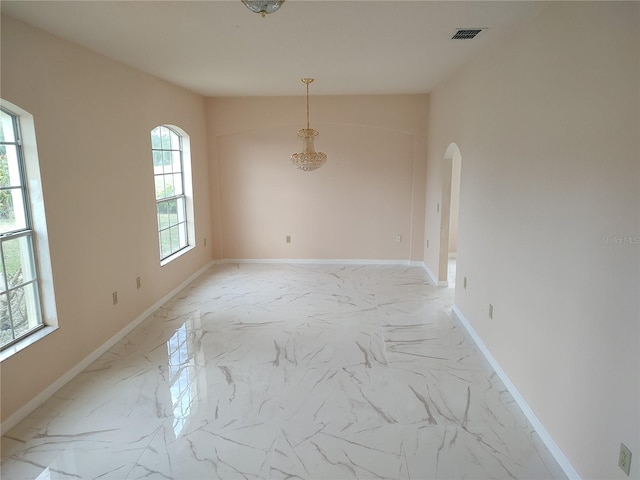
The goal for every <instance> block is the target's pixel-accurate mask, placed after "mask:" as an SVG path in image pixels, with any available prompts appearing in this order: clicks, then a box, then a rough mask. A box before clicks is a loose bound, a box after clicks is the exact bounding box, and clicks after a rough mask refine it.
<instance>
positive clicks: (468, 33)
mask: <svg viewBox="0 0 640 480" xmlns="http://www.w3.org/2000/svg"><path fill="white" fill-rule="evenodd" d="M482 30H484V29H483V28H466V29H459V30H458V31H457V32H456V33H455V35H454V36H453V37H451V38H452V39H453V40H467V39H470V38H475V36H476V35H478V34H479V33H480V32H481V31H482Z"/></svg>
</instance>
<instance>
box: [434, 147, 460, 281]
mask: <svg viewBox="0 0 640 480" xmlns="http://www.w3.org/2000/svg"><path fill="white" fill-rule="evenodd" d="M442 168H443V169H442V198H441V202H440V257H439V265H438V284H439V285H441V286H448V287H455V284H456V262H457V253H458V214H459V208H460V178H461V175H462V154H461V153H460V148H458V145H456V144H455V143H452V144H450V145H449V146H448V147H447V150H446V152H445V154H444V159H443V164H442Z"/></svg>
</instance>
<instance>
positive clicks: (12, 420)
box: [0, 261, 216, 435]
mask: <svg viewBox="0 0 640 480" xmlns="http://www.w3.org/2000/svg"><path fill="white" fill-rule="evenodd" d="M214 263H216V262H215V261H212V262H209V263H207V264H206V265H205V266H204V267H202V268H201V269H199V270H198V271H196V272H195V273H193V274H192V275H190V276H189V277H188V278H187V279H186V280H185V281H184V282H182V283H181V284H180V285H178V286H177V287H176V288H174V289H173V290H171V291H170V292H169V293H167V294H166V295H165V296H163V297H162V298H161V299H160V300H158V301H157V302H155V303H154V304H153V305H151V306H150V307H149V308H147V309H146V310H145V311H144V312H142V313H141V314H140V315H138V316H137V317H136V318H135V320H133V321H132V322H131V323H129V324H128V325H127V326H126V327H124V328H123V329H122V330H120V331H119V332H118V333H116V334H115V335H114V336H113V337H111V338H110V339H109V340H107V341H106V342H105V343H103V344H102V345H101V346H100V347H99V348H98V349H97V350H94V351H93V352H91V353H90V354H89V355H87V356H86V357H85V358H83V359H82V360H81V361H80V362H79V363H78V364H77V365H76V366H74V367H73V368H72V369H70V370H68V371H67V372H66V373H65V374H64V375H62V376H61V377H60V378H58V379H57V380H56V381H55V382H53V383H52V384H51V385H49V386H48V387H47V388H45V389H44V390H43V391H42V392H40V393H39V394H38V395H36V396H35V397H34V398H32V399H31V400H30V401H29V402H27V403H26V404H25V405H23V406H22V407H21V408H19V409H18V410H17V411H16V412H14V413H13V414H12V415H10V416H9V417H8V418H7V419H6V420H5V421H4V422H2V424H0V434H1V435H4V434H5V433H7V432H8V431H9V430H11V429H12V428H13V427H15V426H16V425H17V424H18V423H20V422H21V421H22V420H24V419H25V418H26V417H27V416H28V415H29V414H30V413H32V412H33V411H34V410H35V409H36V408H38V407H39V406H40V405H42V404H43V403H44V402H45V401H47V400H48V399H49V398H50V397H51V396H52V395H53V394H55V393H56V392H57V391H58V390H60V389H61V388H62V387H64V386H65V385H66V384H67V383H69V382H70V381H71V380H73V378H74V377H75V376H76V375H78V374H79V373H80V372H82V371H83V370H84V369H85V368H87V367H88V366H89V365H91V364H92V363H93V362H95V361H96V360H97V359H98V358H99V357H100V356H101V355H103V354H104V353H106V351H107V350H109V349H110V348H111V347H113V346H114V345H115V344H116V343H117V342H119V341H120V340H122V338H124V336H125V335H127V334H128V333H129V332H131V331H132V330H133V329H134V328H136V327H137V326H138V325H140V324H141V323H142V322H143V321H144V320H146V319H147V318H148V317H149V315H151V314H152V313H153V312H155V311H156V310H157V309H158V308H160V307H161V306H162V305H164V304H165V303H166V302H167V301H168V300H169V299H171V298H172V297H173V296H175V295H176V294H177V293H178V292H180V290H182V289H183V288H185V287H186V286H187V285H189V284H190V283H191V282H193V281H194V280H195V279H196V278H198V277H199V276H200V275H202V274H203V273H204V272H205V271H206V270H208V269H209V268H210V267H211V265H213V264H214Z"/></svg>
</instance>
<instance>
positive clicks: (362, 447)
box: [1, 264, 566, 480]
mask: <svg viewBox="0 0 640 480" xmlns="http://www.w3.org/2000/svg"><path fill="white" fill-rule="evenodd" d="M452 300H453V289H450V288H434V287H431V286H429V284H428V283H427V277H426V275H425V272H424V270H423V269H421V268H417V267H403V266H329V265H259V264H241V265H218V266H214V267H212V268H211V269H210V270H208V271H207V272H206V273H205V274H204V275H202V276H201V277H200V278H199V279H197V280H196V281H195V282H193V283H192V284H191V285H190V286H189V287H187V288H186V289H185V290H183V291H182V292H181V293H180V294H178V295H177V296H176V297H175V298H173V299H172V300H170V301H169V302H167V303H166V304H165V305H164V306H163V307H162V308H160V309H159V310H158V311H157V312H155V313H154V314H153V315H152V316H150V317H149V318H148V319H147V320H146V321H145V322H144V323H142V324H141V325H140V326H139V327H138V328H136V329H135V330H134V331H132V332H131V333H130V334H129V335H128V336H127V337H126V338H124V339H123V340H122V341H120V342H119V343H118V344H117V345H115V346H114V347H113V348H111V349H110V350H109V351H108V352H107V353H106V354H105V355H103V356H102V357H100V358H99V359H98V360H97V361H96V362H95V363H94V364H92V365H91V366H90V367H89V368H88V369H86V370H85V371H84V372H82V373H81V374H80V375H78V376H77V377H76V378H75V379H74V380H73V381H71V382H70V383H68V384H67V385H66V386H65V387H63V388H62V389H61V390H60V391H58V392H57V393H56V394H55V395H54V396H53V397H52V398H51V399H50V400H48V401H47V402H46V403H45V404H43V405H42V406H41V407H40V408H38V409H37V410H36V411H35V412H34V413H33V414H32V415H30V416H29V417H28V418H27V419H25V420H24V421H23V422H21V423H20V424H19V425H17V426H16V427H15V428H14V429H12V430H11V431H10V432H8V434H7V435H6V436H5V437H3V438H2V467H1V468H2V470H1V477H2V479H3V480H17V479H21V480H22V479H30V480H32V479H38V480H45V479H47V480H49V479H101V480H102V479H176V480H178V479H184V480H191V479H214V478H223V479H226V478H237V479H352V478H358V479H364V478H376V479H461V478H477V479H487V478H501V479H502V478H503V479H519V478H529V479H552V478H566V477H565V476H564V475H563V473H562V471H561V470H560V468H559V467H558V465H557V464H556V462H555V460H554V459H553V458H552V456H551V455H550V454H549V452H548V450H547V449H546V448H545V447H544V445H543V444H542V442H541V441H540V439H539V437H538V435H537V434H536V432H535V431H534V430H533V428H532V427H531V426H530V425H529V423H528V422H527V419H526V418H525V416H524V415H523V414H522V412H521V411H520V410H519V408H518V406H517V405H516V404H515V403H514V401H513V399H512V397H511V395H510V394H509V393H508V392H507V391H506V389H505V387H504V385H503V384H502V382H501V381H500V379H499V378H498V377H497V376H496V374H495V373H494V372H493V371H492V370H491V368H490V367H489V365H488V363H487V362H486V361H485V360H484V358H483V357H482V355H481V354H480V352H479V350H478V349H477V348H476V346H475V345H474V344H473V342H472V340H471V339H470V337H469V335H468V334H467V333H466V331H465V330H464V328H463V327H462V325H461V324H459V323H458V322H457V320H455V319H454V318H452V317H451V315H450V307H451V303H452Z"/></svg>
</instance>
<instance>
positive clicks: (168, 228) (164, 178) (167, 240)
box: [151, 125, 189, 261]
mask: <svg viewBox="0 0 640 480" xmlns="http://www.w3.org/2000/svg"><path fill="white" fill-rule="evenodd" d="M151 150H152V155H153V174H154V180H155V192H156V209H157V216H158V238H159V243H160V260H161V261H162V260H166V259H168V258H169V257H170V256H172V255H174V254H175V253H177V252H179V251H180V250H183V249H185V248H186V247H188V246H189V235H188V225H187V200H188V199H187V196H186V193H185V168H184V167H185V165H184V149H183V136H182V135H180V134H179V133H178V132H177V131H176V130H175V129H173V128H170V127H168V126H166V125H161V126H158V127H156V128H154V129H153V130H152V131H151Z"/></svg>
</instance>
